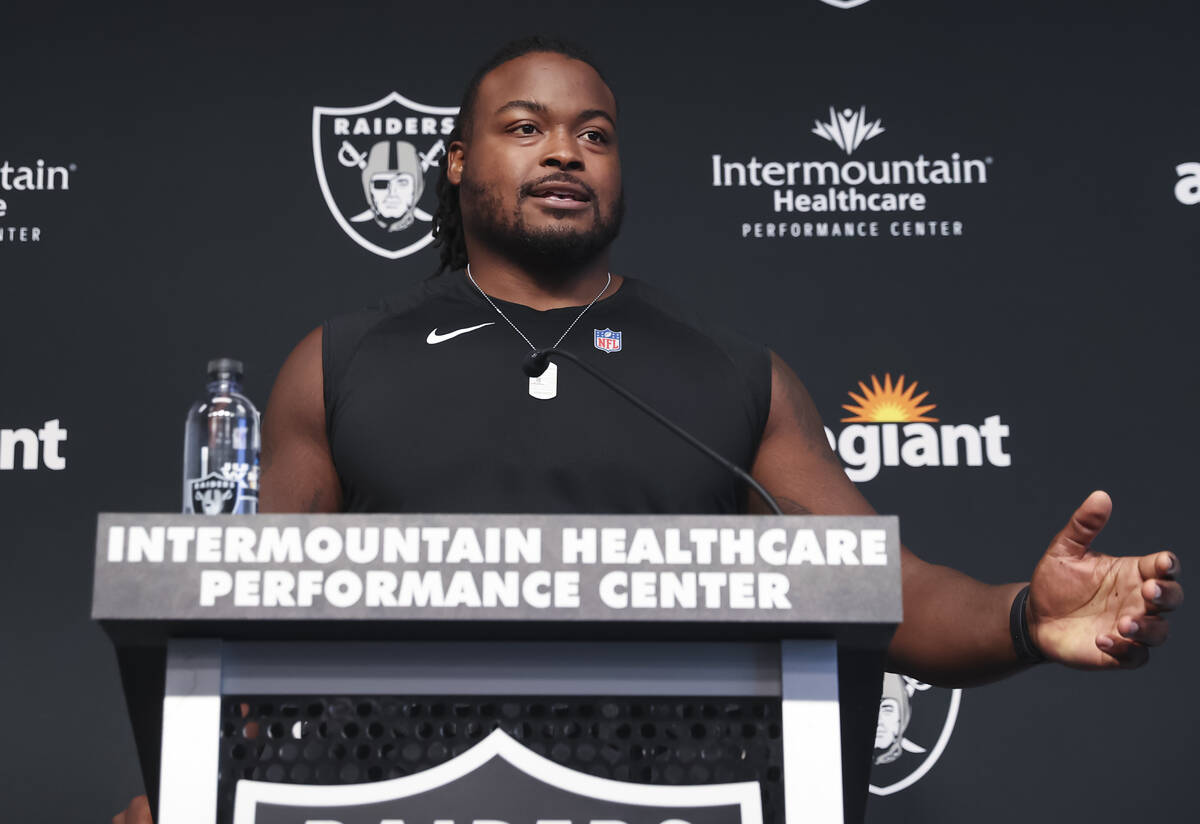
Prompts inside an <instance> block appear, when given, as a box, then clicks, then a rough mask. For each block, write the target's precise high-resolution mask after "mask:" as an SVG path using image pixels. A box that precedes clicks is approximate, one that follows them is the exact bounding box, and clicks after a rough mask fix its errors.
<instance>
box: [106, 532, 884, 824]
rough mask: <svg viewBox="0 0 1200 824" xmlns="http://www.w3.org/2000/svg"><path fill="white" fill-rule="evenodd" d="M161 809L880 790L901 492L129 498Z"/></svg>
mask: <svg viewBox="0 0 1200 824" xmlns="http://www.w3.org/2000/svg"><path fill="white" fill-rule="evenodd" d="M92 617H93V619H94V620H97V621H98V622H99V623H100V624H101V626H102V627H103V628H104V630H105V631H106V632H107V633H108V635H109V636H110V638H111V639H112V641H113V643H114V646H115V648H116V652H117V658H118V663H119V666H120V669H121V677H122V681H123V685H124V688H125V694H126V701H127V704H128V707H129V711H130V717H131V719H132V721H133V725H134V734H135V739H136V741H137V745H138V754H139V758H140V760H141V765H142V771H143V776H144V778H145V782H146V787H147V791H148V794H149V795H150V797H151V803H152V807H153V808H154V809H156V811H157V815H156V819H155V820H156V822H157V824H214V822H220V824H225V823H226V822H230V823H231V824H292V822H294V824H314V822H316V823H318V824H366V822H369V824H391V822H398V821H404V822H406V824H450V822H454V824H464V823H465V824H470V822H476V824H481V823H482V822H488V824H495V822H506V823H507V824H525V822H526V821H527V822H528V824H533V822H534V821H538V822H545V824H548V823H549V822H555V824H564V822H580V821H582V822H587V821H591V822H606V824H612V822H625V824H641V822H642V821H645V822H649V823H650V824H664V822H671V824H679V822H687V824H710V823H711V824H733V822H737V824H802V823H803V824H807V823H808V822H813V823H814V824H827V823H831V822H842V821H856V820H860V819H861V817H862V815H863V807H864V804H865V799H866V793H867V780H868V771H869V765H870V754H871V742H872V738H873V735H874V730H875V722H876V714H877V711H878V700H879V690H880V680H881V675H882V669H883V654H884V650H885V649H886V646H887V644H888V642H889V640H890V638H891V635H892V633H893V632H894V630H895V626H896V624H898V623H899V621H900V619H901V593H900V542H899V528H898V523H897V520H896V519H895V518H894V517H890V516H872V517H865V516H855V517H809V516H804V517H800V516H786V517H771V516H631V515H594V516H588V515H570V516H549V515H260V516H218V517H207V518H206V517H203V516H184V515H158V514H101V515H100V516H99V522H98V530H97V544H96V567H95V586H94V594H93V609H92Z"/></svg>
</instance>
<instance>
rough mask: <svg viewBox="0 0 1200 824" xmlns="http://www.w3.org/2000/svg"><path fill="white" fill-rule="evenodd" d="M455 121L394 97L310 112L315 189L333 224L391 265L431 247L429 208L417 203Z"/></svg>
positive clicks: (451, 112)
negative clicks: (323, 201) (391, 262)
mask: <svg viewBox="0 0 1200 824" xmlns="http://www.w3.org/2000/svg"><path fill="white" fill-rule="evenodd" d="M457 114H458V109H457V108H456V107H452V106H450V107H447V106H425V105H423V104H420V103H414V102H413V101H411V100H409V99H408V98H406V97H404V96H403V95H401V94H399V93H398V92H392V93H391V94H389V95H387V96H386V97H384V98H382V99H381V100H377V101H375V102H374V103H369V104H367V105H365V106H354V107H348V108H332V107H328V106H314V107H313V124H312V131H313V161H314V163H315V164H316V171H317V182H318V183H319V184H320V186H321V193H322V194H323V195H324V196H325V203H326V205H327V206H328V207H329V211H330V212H331V213H332V214H333V217H334V219H335V220H336V221H337V223H338V225H340V226H341V227H342V229H343V230H344V231H345V232H346V234H348V235H349V236H350V237H351V238H352V239H353V240H354V241H355V242H356V243H358V244H359V245H360V246H362V247H363V248H364V249H367V250H368V251H371V252H374V253H375V254H377V255H380V256H382V257H385V258H389V259H391V260H396V259H398V258H402V257H405V256H406V255H410V254H412V253H414V252H417V251H419V250H420V249H423V248H425V247H426V246H428V245H429V244H430V243H431V242H432V241H433V234H432V232H431V231H430V228H431V227H430V224H431V222H432V221H433V214H432V211H433V209H434V205H433V203H432V202H426V203H422V198H423V196H425V195H426V194H427V193H429V192H430V191H431V190H432V189H433V188H434V187H433V177H432V176H433V175H436V174H437V173H438V172H437V169H438V167H439V166H440V164H441V158H442V156H444V155H445V153H446V142H447V140H448V138H449V136H450V132H451V131H452V130H453V129H454V123H455V119H456V116H457Z"/></svg>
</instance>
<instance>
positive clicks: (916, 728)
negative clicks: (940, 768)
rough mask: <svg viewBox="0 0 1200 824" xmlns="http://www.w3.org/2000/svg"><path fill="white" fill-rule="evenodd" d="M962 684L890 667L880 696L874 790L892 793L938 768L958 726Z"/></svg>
mask: <svg viewBox="0 0 1200 824" xmlns="http://www.w3.org/2000/svg"><path fill="white" fill-rule="evenodd" d="M961 702H962V690H947V689H941V688H939V687H931V686H930V685H929V684H926V683H923V682H921V681H918V680H917V679H915V678H910V677H909V676H907V675H903V676H902V675H897V674H896V673H894V672H886V673H884V675H883V693H882V694H881V695H880V696H879V719H878V722H877V724H876V727H875V752H874V759H873V766H872V768H871V785H870V786H871V792H872V793H873V794H875V795H891V794H892V793H897V792H900V791H901V790H903V789H904V788H905V787H910V786H912V785H913V784H915V783H916V782H917V781H920V780H921V778H922V777H924V775H925V774H926V773H927V772H929V771H930V770H931V769H933V765H934V764H935V763H936V762H937V760H938V758H940V757H941V755H942V753H943V752H944V751H945V749H946V744H948V743H949V742H950V735H951V733H953V732H954V722H955V721H956V720H957V719H958V707H959V704H960V703H961Z"/></svg>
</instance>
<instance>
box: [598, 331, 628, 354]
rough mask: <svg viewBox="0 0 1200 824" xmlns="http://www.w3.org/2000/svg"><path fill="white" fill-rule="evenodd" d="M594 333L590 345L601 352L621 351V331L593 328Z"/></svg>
mask: <svg viewBox="0 0 1200 824" xmlns="http://www.w3.org/2000/svg"><path fill="white" fill-rule="evenodd" d="M592 331H593V332H595V333H596V334H595V335H594V336H593V338H592V345H593V346H595V347H596V348H597V349H599V350H600V351H601V352H609V353H612V352H620V351H621V333H620V332H614V331H613V330H611V329H593V330H592Z"/></svg>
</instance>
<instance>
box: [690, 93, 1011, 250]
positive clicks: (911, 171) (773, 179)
mask: <svg viewBox="0 0 1200 824" xmlns="http://www.w3.org/2000/svg"><path fill="white" fill-rule="evenodd" d="M813 122H814V128H813V129H812V130H811V133H812V134H814V135H816V136H817V137H819V138H821V140H823V141H825V143H826V145H827V146H829V147H830V148H833V149H835V151H836V152H837V154H836V155H835V156H834V157H835V158H836V159H832V158H828V157H826V158H824V159H807V160H766V161H763V160H759V159H758V157H757V156H756V155H752V156H751V157H750V158H749V160H727V159H726V158H724V157H722V156H721V155H720V154H714V155H712V170H711V171H712V177H711V183H712V186H713V188H715V189H740V188H747V187H749V188H755V189H758V188H769V189H771V201H770V203H771V207H772V210H773V211H774V213H775V217H774V218H773V219H769V220H754V219H745V220H743V221H742V223H741V236H742V237H744V238H785V237H791V238H801V237H804V238H812V237H815V238H829V237H836V238H847V237H879V236H880V235H885V234H886V235H888V236H890V237H903V238H909V237H959V236H961V235H962V234H963V233H964V231H965V226H966V224H965V222H964V221H963V220H962V219H961V218H959V217H949V216H945V215H939V216H937V217H934V218H930V217H926V215H925V212H926V209H927V207H928V206H929V201H930V199H931V197H938V198H940V196H941V194H942V192H944V191H946V189H945V188H943V187H947V186H962V185H977V184H986V183H987V182H988V174H989V166H990V165H991V164H992V158H990V157H983V158H978V157H964V156H963V155H962V154H961V153H959V152H950V153H949V154H948V155H946V154H944V153H943V154H942V155H941V156H940V157H939V156H934V157H927V156H926V155H925V153H923V152H922V153H919V154H917V156H916V157H911V156H910V157H907V158H900V159H890V160H879V159H874V158H872V159H867V160H858V159H853V158H852V156H853V155H854V154H855V153H856V152H859V151H864V150H865V149H864V147H866V146H867V145H870V146H871V147H874V146H876V145H877V143H876V139H877V138H879V137H880V136H881V135H883V134H884V133H885V132H886V131H887V129H885V128H884V126H883V120H882V119H881V118H879V117H873V116H869V115H868V113H867V107H866V106H859V107H858V108H857V109H855V108H851V107H846V108H841V109H839V108H837V107H835V106H830V107H829V116H828V120H821V119H819V118H817V119H814V121H813ZM931 189H936V193H935V194H933V195H931V194H930V190H931ZM764 205H765V204H764ZM884 214H886V215H889V216H890V217H889V219H887V220H880V219H878V216H879V215H884ZM790 215H803V216H804V217H806V218H807V217H814V218H818V217H819V218H822V219H819V220H817V219H811V220H810V219H805V220H799V219H791V218H790V217H788V216H790ZM747 217H749V216H747ZM893 218H894V219H893Z"/></svg>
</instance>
